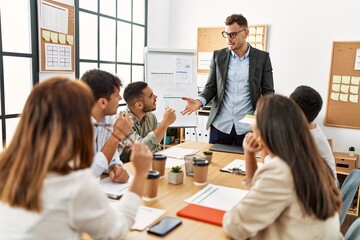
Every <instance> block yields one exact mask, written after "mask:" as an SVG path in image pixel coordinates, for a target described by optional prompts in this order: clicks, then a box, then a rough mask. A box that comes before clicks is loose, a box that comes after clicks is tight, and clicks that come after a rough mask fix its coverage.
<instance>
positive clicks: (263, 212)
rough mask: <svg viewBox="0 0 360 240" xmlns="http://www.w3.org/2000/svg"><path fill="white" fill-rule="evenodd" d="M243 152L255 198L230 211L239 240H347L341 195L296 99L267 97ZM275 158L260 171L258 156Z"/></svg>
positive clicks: (229, 223)
mask: <svg viewBox="0 0 360 240" xmlns="http://www.w3.org/2000/svg"><path fill="white" fill-rule="evenodd" d="M255 116H256V122H255V123H254V124H253V125H252V130H253V132H252V133H248V134H247V135H246V137H245V140H244V143H243V147H244V151H245V161H246V179H247V183H248V184H249V186H250V189H249V193H248V194H247V195H246V196H245V197H244V198H243V199H242V200H241V201H240V202H239V203H238V204H237V206H235V207H234V208H233V209H232V210H230V211H229V212H227V213H226V214H225V216H224V219H223V228H224V231H225V233H226V234H227V235H228V236H230V237H231V238H234V239H326V240H329V239H330V240H331V239H341V238H342V235H341V233H340V225H339V214H338V213H339V211H340V210H341V195H340V192H339V190H338V188H337V187H336V185H335V182H334V177H333V175H332V172H331V169H330V168H329V166H328V165H327V164H326V162H325V161H324V160H323V159H322V158H321V157H320V155H319V152H318V150H317V148H316V145H315V144H314V141H313V138H312V136H311V134H310V132H309V129H308V126H307V121H306V118H305V116H304V115H303V113H302V111H301V109H300V108H299V107H298V106H297V105H296V103H294V102H293V101H292V100H290V99H288V98H286V97H283V96H279V95H271V96H265V97H262V98H261V99H260V100H259V102H258V104H257V109H256V114H255ZM260 150H266V151H267V152H269V153H270V156H271V159H270V160H269V161H268V162H267V163H265V164H264V166H262V167H261V168H259V169H258V168H257V162H256V158H255V153H256V152H257V151H260Z"/></svg>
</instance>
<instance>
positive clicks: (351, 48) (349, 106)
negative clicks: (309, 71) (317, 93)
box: [325, 42, 360, 129]
mask: <svg viewBox="0 0 360 240" xmlns="http://www.w3.org/2000/svg"><path fill="white" fill-rule="evenodd" d="M359 87H360V42H334V43H333V50H332V60H331V69H330V80H329V87H328V97H327V108H326V115H325V125H329V126H336V127H344V128H356V129H359V128H360V97H359Z"/></svg>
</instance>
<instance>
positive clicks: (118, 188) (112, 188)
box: [100, 176, 134, 196]
mask: <svg viewBox="0 0 360 240" xmlns="http://www.w3.org/2000/svg"><path fill="white" fill-rule="evenodd" d="M133 179H134V176H130V178H129V181H128V182H127V183H115V182H113V181H112V180H111V178H110V177H107V178H104V179H101V180H100V188H101V189H102V190H103V192H104V193H106V194H109V195H115V196H121V195H123V194H124V193H125V192H126V191H127V190H128V189H129V187H130V184H131V182H132V181H133Z"/></svg>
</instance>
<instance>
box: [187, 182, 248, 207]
mask: <svg viewBox="0 0 360 240" xmlns="http://www.w3.org/2000/svg"><path fill="white" fill-rule="evenodd" d="M247 193H248V191H247V190H242V189H237V188H229V187H223V186H219V185H213V184H208V185H207V186H206V187H204V188H203V189H202V190H200V191H199V192H197V193H196V194H194V195H193V196H191V197H190V198H188V199H185V202H186V203H191V204H197V205H201V206H205V207H210V208H215V209H219V210H223V211H229V210H230V209H232V208H233V207H234V206H235V205H236V204H237V203H238V202H240V200H241V199H242V198H243V197H244V196H245V195H246V194H247Z"/></svg>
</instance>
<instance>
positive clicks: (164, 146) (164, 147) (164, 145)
mask: <svg viewBox="0 0 360 240" xmlns="http://www.w3.org/2000/svg"><path fill="white" fill-rule="evenodd" d="M171 128H193V129H194V132H195V137H196V141H197V142H199V139H198V134H197V130H196V129H197V127H196V126H191V127H171ZM165 142H166V131H165V134H164V139H163V150H165V149H166V144H165Z"/></svg>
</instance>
